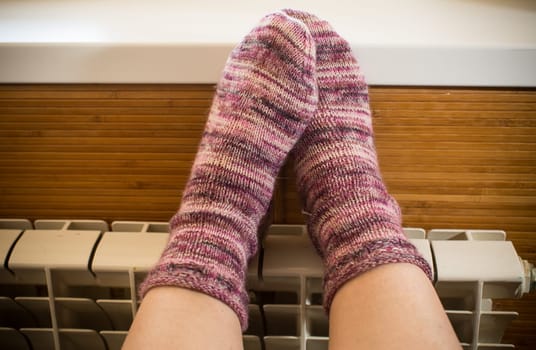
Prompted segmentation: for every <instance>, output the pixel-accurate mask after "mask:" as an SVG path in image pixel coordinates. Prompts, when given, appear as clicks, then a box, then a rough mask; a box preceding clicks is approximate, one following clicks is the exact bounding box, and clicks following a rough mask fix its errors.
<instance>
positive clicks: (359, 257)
mask: <svg viewBox="0 0 536 350" xmlns="http://www.w3.org/2000/svg"><path fill="white" fill-rule="evenodd" d="M284 12H285V13H287V14H289V15H290V16H293V17H295V18H297V19H299V20H301V21H303V22H304V23H305V24H306V25H307V27H308V28H309V30H310V32H311V34H312V35H313V38H314V40H315V42H316V57H317V62H316V69H317V81H318V94H319V96H318V109H317V111H316V114H315V116H314V117H313V119H312V120H311V123H310V124H309V126H308V127H307V129H306V130H305V132H304V133H303V135H302V138H301V139H300V141H299V142H298V143H297V145H296V147H295V150H294V151H293V153H294V155H295V160H296V162H295V164H296V165H295V167H296V173H297V182H298V188H299V191H300V194H301V196H302V199H303V201H304V207H305V210H306V211H307V212H309V213H310V216H309V219H308V230H309V234H310V235H311V238H312V240H313V243H314V245H315V247H316V249H317V250H318V252H319V254H320V255H321V257H322V259H323V262H324V267H325V275H324V307H325V309H326V311H327V312H328V313H329V309H330V306H331V302H332V301H333V297H334V296H335V293H336V292H337V290H338V289H339V288H340V287H341V286H342V285H343V284H344V283H345V282H347V281H349V280H350V279H351V278H353V277H355V276H357V275H359V274H361V273H363V272H366V271H368V270H370V269H372V268H374V267H376V266H379V265H383V264H387V263H397V262H408V263H412V264H415V265H417V266H419V267H420V268H421V269H422V270H423V271H424V272H425V273H426V274H427V275H428V276H429V277H431V269H430V267H429V265H428V263H427V262H426V260H424V258H422V257H421V255H420V254H419V252H418V251H417V250H416V248H415V247H414V246H413V245H412V244H411V243H410V242H409V241H408V240H407V239H406V238H405V236H404V234H403V230H402V226H401V213H400V208H399V206H398V204H397V202H396V201H395V200H394V199H393V198H392V197H391V196H390V195H389V194H388V192H387V189H386V186H385V184H384V182H383V180H382V177H381V175H380V170H379V166H378V160H377V155H376V149H375V146H374V136H373V131H372V120H371V113H370V108H369V102H368V88H367V85H366V82H365V80H364V78H363V76H362V75H361V73H360V71H359V68H358V65H357V62H356V60H355V58H354V56H353V55H352V52H351V49H350V46H349V44H348V43H347V42H346V41H345V40H344V39H342V38H341V37H340V36H339V35H338V34H337V33H336V32H335V31H334V30H333V29H332V28H331V26H330V25H329V24H328V23H327V22H325V21H322V20H320V19H318V18H316V17H315V16H312V15H310V14H307V13H304V12H299V11H294V10H285V11H284Z"/></svg>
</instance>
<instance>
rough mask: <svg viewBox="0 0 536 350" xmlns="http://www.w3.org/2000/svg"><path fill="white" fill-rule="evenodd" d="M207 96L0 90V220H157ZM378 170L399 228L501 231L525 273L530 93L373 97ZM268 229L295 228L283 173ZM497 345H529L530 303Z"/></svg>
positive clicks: (172, 197)
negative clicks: (398, 211) (276, 225)
mask: <svg viewBox="0 0 536 350" xmlns="http://www.w3.org/2000/svg"><path fill="white" fill-rule="evenodd" d="M213 90H214V87H213V86H212V85H0V217H14V218H29V219H32V220H33V219H43V218H97V219H104V220H107V221H113V220H158V221H165V220H167V219H168V218H169V217H170V216H171V215H172V214H173V213H174V211H175V209H176V208H177V207H178V204H179V201H180V195H181V191H182V189H183V187H184V185H185V182H186V180H187V178H188V174H189V168H190V166H191V163H192V161H193V159H194V156H195V152H196V149H197V144H198V142H199V138H200V136H201V133H202V130H203V127H204V123H205V120H206V114H207V112H208V109H209V106H210V102H211V99H212V94H213ZM371 102H372V108H373V113H374V127H375V133H376V143H377V148H378V153H379V158H380V164H381V167H382V172H383V175H384V178H385V180H386V182H387V184H388V187H389V189H390V191H391V192H392V193H393V195H394V196H395V197H396V198H397V199H398V201H399V202H400V204H401V207H402V210H403V213H404V225H406V226H415V227H423V228H425V229H430V228H490V229H504V230H505V231H506V232H507V234H508V237H509V238H510V239H511V240H512V241H513V242H514V244H515V246H516V249H517V250H518V253H519V254H520V255H521V256H522V257H523V258H524V259H529V260H530V261H532V262H536V215H535V214H536V90H534V89H528V90H523V89H480V88H479V89H466V88H406V87H372V88H371ZM275 198H276V201H275V203H276V205H275V208H274V211H275V220H276V222H280V223H301V222H303V218H302V216H301V214H300V210H299V200H298V196H297V194H296V191H295V185H294V178H293V175H292V166H291V164H289V165H288V166H287V167H286V168H285V169H284V170H283V171H282V173H281V179H280V181H279V183H278V188H277V190H276V192H275ZM497 304H498V307H499V308H502V309H505V310H516V311H518V312H519V313H520V317H519V319H518V320H516V321H515V322H514V324H513V325H512V327H511V328H510V329H509V331H508V334H507V335H506V339H505V340H506V341H509V342H513V343H515V344H517V345H518V347H519V348H520V349H529V348H530V349H532V348H536V332H535V331H534V330H535V329H536V296H534V295H531V296H527V297H525V298H523V299H522V300H513V301H511V300H505V301H500V302H498V303H497Z"/></svg>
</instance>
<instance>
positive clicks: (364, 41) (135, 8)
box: [0, 0, 536, 86]
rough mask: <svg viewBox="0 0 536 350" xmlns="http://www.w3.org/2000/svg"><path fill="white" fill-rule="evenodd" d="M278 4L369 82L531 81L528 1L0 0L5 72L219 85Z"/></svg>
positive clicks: (2, 75) (535, 13)
mask: <svg viewBox="0 0 536 350" xmlns="http://www.w3.org/2000/svg"><path fill="white" fill-rule="evenodd" d="M284 7H292V8H297V9H303V10H307V11H310V12H313V13H315V14H317V15H319V16H321V17H323V18H325V19H327V20H329V21H330V22H331V23H332V24H333V25H334V27H335V28H336V29H337V30H338V31H339V33H340V34H341V35H343V36H344V37H345V38H347V39H348V40H349V41H350V43H351V44H352V46H353V48H354V50H355V52H356V54H357V55H358V58H359V59H360V62H361V64H362V66H363V68H364V69H365V73H366V75H367V76H368V78H369V82H371V83H375V84H410V85H412V84H413V85H415V84H417V85H419V84H426V85H489V86H493V85H503V86H508V85H510V86H536V63H535V62H536V1H534V0H369V1H363V0H324V1H318V0H309V1H306V0H300V1H278V0H276V1H268V0H266V1H253V0H249V1H246V0H234V1H219V0H182V1H181V0H176V1H169V0H146V1H128V0H115V1H114V0H108V1H102V0H96V1H92V0H41V1H39V0H38V1H29V0H22V1H21V0H19V1H2V0H0V81H19V82H24V81H37V82H39V81H42V82H76V81H79V82H90V81H95V82H214V81H217V79H218V76H219V71H220V70H221V67H222V65H223V63H224V61H225V57H226V55H227V53H228V51H229V50H230V49H231V48H232V47H233V45H235V44H236V43H237V42H238V41H239V40H240V39H241V38H242V37H243V35H244V34H245V33H247V31H248V30H249V29H250V28H251V27H252V26H254V25H255V23H256V22H257V21H258V19H259V18H260V17H262V16H263V15H264V14H266V13H268V12H271V11H274V10H277V9H279V8H284ZM60 68H61V69H60Z"/></svg>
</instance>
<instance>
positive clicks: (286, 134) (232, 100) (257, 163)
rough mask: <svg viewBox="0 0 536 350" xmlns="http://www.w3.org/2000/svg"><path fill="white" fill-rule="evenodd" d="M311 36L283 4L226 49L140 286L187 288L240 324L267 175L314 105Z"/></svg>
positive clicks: (269, 184) (268, 186)
mask: <svg viewBox="0 0 536 350" xmlns="http://www.w3.org/2000/svg"><path fill="white" fill-rule="evenodd" d="M314 65H315V45H314V42H313V40H312V37H311V35H310V33H309V31H308V30H307V28H306V27H305V26H304V25H303V23H301V22H299V21H296V20H295V19H293V18H291V17H288V16H287V15H285V14H284V13H282V12H281V13H274V14H271V15H268V16H266V17H265V18H263V19H262V21H261V22H260V24H259V25H258V26H257V27H255V28H254V29H253V30H252V31H251V32H250V33H249V34H248V35H247V36H246V37H245V38H244V39H243V41H242V42H241V43H240V44H239V45H238V46H237V47H236V48H235V49H234V50H233V51H232V53H231V55H230V57H229V59H228V61H227V63H226V66H225V68H224V71H223V74H222V77H221V80H220V82H219V84H218V87H217V91H216V95H215V97H214V101H213V104H212V108H211V111H210V114H209V117H208V121H207V124H206V127H205V131H204V133H203V137H202V139H201V143H200V146H199V150H198V153H197V156H196V159H195V162H194V165H193V168H192V171H191V175H190V179H189V181H188V183H187V185H186V188H185V190H184V192H183V197H182V203H181V206H180V209H179V211H178V212H177V213H176V214H175V216H174V217H173V218H172V219H171V221H170V224H171V225H170V226H171V234H170V239H169V242H168V244H167V246H166V248H165V250H164V252H163V253H162V256H161V258H160V260H159V261H158V263H157V264H156V266H155V267H154V268H153V269H152V270H151V271H150V273H149V275H148V277H147V279H146V280H145V281H144V282H143V284H142V286H141V288H140V294H141V295H142V296H143V295H145V294H146V293H147V291H148V290H149V289H151V288H153V287H156V286H177V287H184V288H189V289H193V290H196V291H200V292H203V293H206V294H208V295H210V296H212V297H214V298H217V299H219V300H221V301H222V302H224V303H225V304H227V305H228V306H229V307H231V308H232V309H233V310H234V311H235V312H236V314H237V315H238V318H239V320H240V323H241V326H242V329H243V330H245V329H246V328H247V304H248V296H247V292H246V288H245V278H246V269H247V264H248V260H249V259H250V258H251V257H252V256H253V255H255V253H256V251H257V245H258V242H257V226H258V225H259V222H260V220H261V218H262V217H263V215H264V214H265V213H266V210H267V208H268V205H269V203H270V199H271V196H272V192H273V188H274V183H275V178H276V176H277V174H278V172H279V169H280V167H281V166H282V164H283V162H284V160H285V158H286V156H287V154H288V152H289V151H290V150H291V149H292V147H293V146H294V144H295V143H296V141H297V140H298V138H299V137H300V136H301V134H302V133H303V130H304V129H305V127H306V126H307V124H308V121H309V119H310V118H311V117H312V115H313V114H314V111H315V110H316V104H317V99H318V93H317V88H316V80H315V76H314V74H315V73H314V71H315V68H314Z"/></svg>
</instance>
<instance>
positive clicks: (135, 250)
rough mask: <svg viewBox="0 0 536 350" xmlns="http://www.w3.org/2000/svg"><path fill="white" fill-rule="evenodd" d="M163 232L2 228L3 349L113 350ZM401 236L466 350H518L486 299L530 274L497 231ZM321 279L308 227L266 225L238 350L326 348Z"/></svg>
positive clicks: (519, 287) (526, 284) (528, 283)
mask: <svg viewBox="0 0 536 350" xmlns="http://www.w3.org/2000/svg"><path fill="white" fill-rule="evenodd" d="M167 232H168V226H167V223H160V222H124V221H123V222H113V223H112V224H111V230H110V227H109V226H108V224H107V223H106V222H104V221H92V220H37V221H35V222H34V223H33V224H32V223H31V222H30V221H28V220H6V219H4V220H0V260H1V261H2V262H3V263H2V264H1V266H0V344H1V345H0V347H1V348H2V349H4V348H5V349H34V350H38V349H46V350H48V349H52V350H58V349H60V348H61V350H71V349H76V350H78V349H81V350H84V349H91V350H100V349H102V350H105V349H108V350H116V349H120V347H121V344H122V342H123V340H124V338H125V336H126V334H127V330H128V328H129V326H130V323H131V322H132V319H133V317H134V315H135V313H136V309H137V306H138V300H137V295H136V293H135V290H136V289H137V286H138V284H139V283H140V282H141V280H143V278H144V275H145V274H146V272H147V271H148V269H149V268H150V267H151V266H152V264H154V263H155V262H156V260H157V259H158V257H159V255H160V253H161V251H162V249H163V248H164V246H165V244H166V242H167V237H168V234H167ZM405 232H406V235H407V236H408V237H409V238H410V239H411V241H412V242H413V243H414V244H415V245H416V246H417V248H418V249H419V250H420V252H421V253H422V254H423V256H424V257H425V258H426V259H427V260H428V261H429V262H430V264H431V265H432V266H433V269H434V276H435V281H436V282H435V287H436V290H437V292H438V294H439V296H440V298H441V300H442V302H443V305H444V307H445V309H446V310H447V314H448V317H449V319H450V321H451V323H452V325H453V326H454V329H455V331H456V333H457V335H458V338H459V340H460V342H461V343H462V345H463V347H464V349H473V350H476V349H479V350H485V349H506V348H514V346H513V345H509V344H501V338H502V336H503V334H504V331H505V329H506V327H507V326H508V325H509V323H510V322H511V321H512V320H513V319H514V318H515V317H516V315H517V313H515V312H508V311H494V310H493V303H492V301H493V299H499V298H517V297H520V296H521V295H522V294H524V293H527V292H529V291H530V290H531V289H532V288H533V287H534V280H535V275H534V274H535V270H534V269H533V266H532V265H531V264H529V263H528V262H527V261H524V260H521V259H520V258H519V257H518V255H517V253H516V251H515V249H514V246H513V245H512V243H511V242H509V241H505V237H506V235H505V233H504V232H503V231H493V230H431V231H429V232H428V233H426V232H425V231H424V230H422V229H413V228H411V229H410V228H408V229H405ZM260 259H262V261H260ZM261 275H262V277H261ZM321 276H322V265H321V262H320V260H319V258H318V256H317V255H316V253H315V252H314V250H313V248H312V246H311V244H310V242H309V239H308V237H307V234H306V232H305V228H304V227H303V226H299V225H273V226H272V227H271V228H270V233H269V235H268V236H267V238H266V240H265V244H264V254H263V255H262V258H259V257H256V258H255V259H254V260H253V261H252V263H251V264H250V267H249V273H248V286H249V289H250V299H251V304H250V306H249V313H250V327H249V329H248V331H247V332H246V334H245V335H244V337H243V339H244V345H245V349H246V350H262V349H265V350H276V349H277V350H306V349H307V350H322V349H327V343H328V337H329V335H328V320H327V317H326V316H325V314H324V312H323V310H322V307H321V305H320V304H321V299H322V295H321ZM401 283H403V281H401ZM356 326H357V327H358V326H359V325H356Z"/></svg>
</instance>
